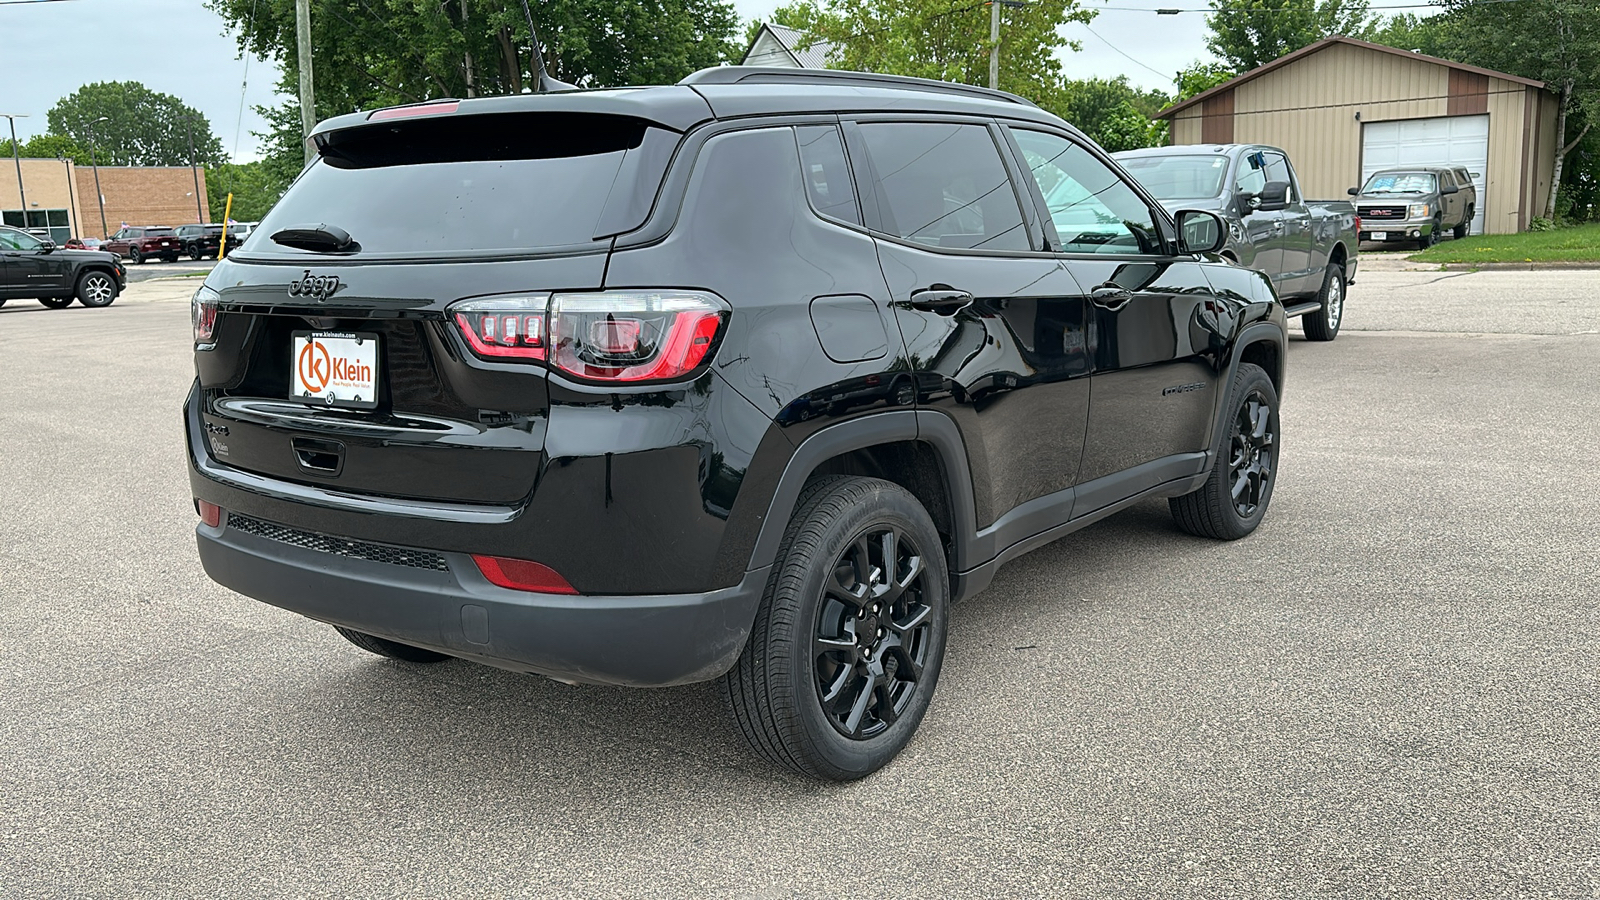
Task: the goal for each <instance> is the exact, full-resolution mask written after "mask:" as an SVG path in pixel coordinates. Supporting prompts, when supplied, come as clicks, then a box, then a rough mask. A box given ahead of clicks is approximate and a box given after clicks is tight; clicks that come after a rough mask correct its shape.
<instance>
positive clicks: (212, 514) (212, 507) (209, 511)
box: [194, 500, 222, 528]
mask: <svg viewBox="0 0 1600 900" xmlns="http://www.w3.org/2000/svg"><path fill="white" fill-rule="evenodd" d="M194 508H195V511H196V512H198V513H199V514H200V521H202V522H204V523H206V525H208V526H210V527H212V528H216V527H217V526H218V525H221V524H222V507H220V506H218V505H216V504H215V503H207V502H206V501H204V500H196V501H194Z"/></svg>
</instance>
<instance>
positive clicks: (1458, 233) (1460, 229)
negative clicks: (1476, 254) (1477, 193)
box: [1451, 206, 1477, 241]
mask: <svg viewBox="0 0 1600 900" xmlns="http://www.w3.org/2000/svg"><path fill="white" fill-rule="evenodd" d="M1475 215H1477V211H1476V210H1474V209H1473V208H1472V207H1470V206H1469V207H1467V211H1466V213H1465V214H1464V215H1463V216H1462V218H1461V224H1460V225H1457V226H1456V228H1455V231H1453V232H1451V236H1452V237H1454V238H1455V239H1456V240H1458V241H1459V240H1461V239H1462V238H1464V237H1466V236H1467V232H1468V231H1470V230H1472V217H1473V216H1475Z"/></svg>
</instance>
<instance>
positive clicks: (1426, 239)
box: [1417, 219, 1444, 250]
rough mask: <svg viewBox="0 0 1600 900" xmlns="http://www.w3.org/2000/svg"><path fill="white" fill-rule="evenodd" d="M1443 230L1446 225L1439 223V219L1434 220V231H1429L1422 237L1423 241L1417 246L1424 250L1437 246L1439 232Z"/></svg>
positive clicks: (1418, 242)
mask: <svg viewBox="0 0 1600 900" xmlns="http://www.w3.org/2000/svg"><path fill="white" fill-rule="evenodd" d="M1443 230H1444V223H1443V222H1441V221H1439V220H1438V219H1434V220H1433V230H1432V231H1429V232H1428V233H1427V234H1425V235H1423V236H1422V240H1420V241H1417V246H1418V247H1421V248H1422V249H1423V250H1426V249H1428V248H1429V247H1432V246H1434V245H1435V244H1437V243H1439V232H1441V231H1443Z"/></svg>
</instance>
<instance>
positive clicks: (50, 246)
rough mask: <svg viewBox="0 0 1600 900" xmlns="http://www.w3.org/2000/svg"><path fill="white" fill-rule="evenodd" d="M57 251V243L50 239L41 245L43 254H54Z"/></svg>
mask: <svg viewBox="0 0 1600 900" xmlns="http://www.w3.org/2000/svg"><path fill="white" fill-rule="evenodd" d="M55 249H56V242H55V241H52V240H49V239H48V238H47V239H45V241H44V242H43V243H42V244H40V245H39V252H41V253H52V252H54V251H55Z"/></svg>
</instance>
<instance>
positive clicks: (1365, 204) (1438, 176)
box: [1350, 167, 1478, 249]
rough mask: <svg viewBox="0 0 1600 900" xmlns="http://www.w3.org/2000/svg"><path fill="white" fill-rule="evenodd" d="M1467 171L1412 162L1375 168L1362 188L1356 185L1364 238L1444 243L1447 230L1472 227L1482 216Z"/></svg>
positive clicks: (1460, 232)
mask: <svg viewBox="0 0 1600 900" xmlns="http://www.w3.org/2000/svg"><path fill="white" fill-rule="evenodd" d="M1463 171H1464V170H1461V169H1453V168H1442V167H1441V168H1434V167H1422V168H1418V167H1411V168H1399V169H1383V170H1381V171H1378V172H1374V173H1372V177H1371V178H1368V179H1367V183H1366V184H1365V185H1362V186H1361V188H1360V189H1357V188H1351V189H1350V195H1351V196H1353V197H1355V198H1356V209H1357V210H1358V211H1359V212H1360V213H1361V223H1362V224H1361V239H1362V240H1363V241H1383V242H1389V243H1393V242H1403V241H1415V242H1416V244H1417V246H1418V247H1421V248H1424V249H1426V248H1428V247H1432V246H1433V245H1434V244H1437V243H1439V240H1440V237H1441V235H1442V234H1443V233H1444V231H1445V229H1449V230H1450V231H1451V232H1452V236H1453V237H1456V238H1464V237H1466V236H1467V234H1468V232H1470V231H1471V230H1472V218H1473V216H1475V215H1477V210H1478V190H1477V188H1475V187H1474V186H1473V184H1472V179H1471V178H1470V177H1469V178H1467V179H1466V181H1465V182H1462V181H1460V178H1461V174H1462V173H1463Z"/></svg>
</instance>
